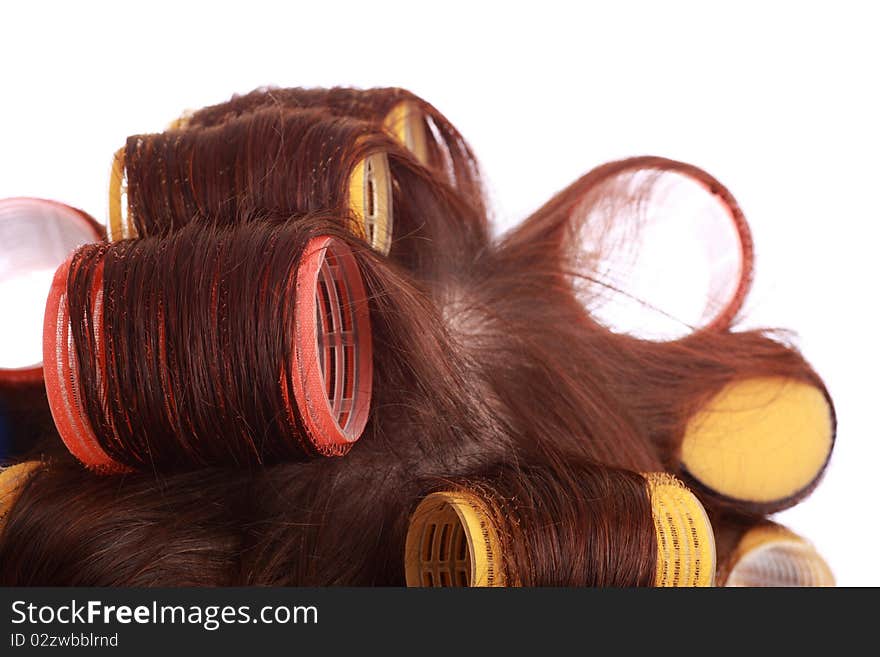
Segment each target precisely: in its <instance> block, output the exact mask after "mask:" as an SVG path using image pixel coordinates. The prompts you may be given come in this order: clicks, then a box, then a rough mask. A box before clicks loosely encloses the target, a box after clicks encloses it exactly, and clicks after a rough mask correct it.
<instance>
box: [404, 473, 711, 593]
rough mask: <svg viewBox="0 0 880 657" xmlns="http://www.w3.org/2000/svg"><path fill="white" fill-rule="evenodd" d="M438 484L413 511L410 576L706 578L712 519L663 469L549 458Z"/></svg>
mask: <svg viewBox="0 0 880 657" xmlns="http://www.w3.org/2000/svg"><path fill="white" fill-rule="evenodd" d="M450 484H452V486H451V487H450ZM446 486H447V488H446V489H445V490H443V491H439V492H435V493H432V494H430V495H428V496H427V497H426V498H425V499H423V500H422V501H421V502H420V503H419V505H418V507H417V508H416V510H415V512H414V513H413V515H412V519H411V521H410V527H409V532H408V535H407V545H406V576H407V583H408V584H409V585H410V586H520V585H521V586H711V584H712V582H713V579H714V570H715V551H714V542H713V536H712V527H711V525H710V524H709V521H708V518H707V516H706V513H705V511H704V510H703V508H702V506H701V505H700V503H699V501H697V499H696V498H695V497H694V496H693V494H691V493H690V492H689V491H688V490H687V489H686V488H685V487H684V486H683V485H682V484H680V483H679V482H677V481H676V480H675V479H674V478H673V477H671V476H669V475H647V476H644V477H643V476H642V475H637V474H635V473H628V472H625V471H622V470H613V469H609V468H603V467H599V466H595V465H586V464H569V465H566V466H563V465H561V464H556V465H554V466H553V467H552V468H550V467H546V468H542V467H528V468H526V469H525V470H524V471H522V472H515V471H513V470H511V469H504V468H502V469H500V470H499V471H497V472H495V473H493V474H492V475H491V476H487V477H481V478H478V479H467V480H456V481H454V482H447V484H446ZM547 517H552V518H553V522H547V521H546V518H547Z"/></svg>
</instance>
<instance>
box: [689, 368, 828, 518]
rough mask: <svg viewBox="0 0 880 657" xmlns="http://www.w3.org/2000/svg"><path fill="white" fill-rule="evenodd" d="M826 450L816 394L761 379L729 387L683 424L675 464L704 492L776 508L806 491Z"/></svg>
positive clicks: (823, 413)
mask: <svg viewBox="0 0 880 657" xmlns="http://www.w3.org/2000/svg"><path fill="white" fill-rule="evenodd" d="M833 446H834V413H833V410H832V408H831V405H830V402H829V400H828V398H827V396H826V394H825V393H824V391H823V390H821V389H820V388H818V387H816V386H815V385H811V384H808V383H804V382H801V381H795V380H789V379H784V378H780V377H761V378H754V379H747V380H744V381H737V382H734V383H731V384H729V385H728V386H727V387H725V388H724V389H722V390H721V392H719V393H718V394H717V395H715V397H713V398H712V399H711V400H710V401H709V402H708V403H707V404H706V405H705V407H704V408H703V409H702V410H700V411H699V412H698V413H697V414H696V415H695V416H694V417H693V418H691V420H690V421H689V422H688V425H687V428H686V430H685V435H684V439H683V440H682V444H681V463H682V466H683V468H684V470H685V471H686V472H687V474H688V475H689V476H690V477H693V479H695V480H696V481H697V482H698V483H699V484H700V485H701V486H703V487H705V488H706V489H708V490H709V491H711V492H712V493H715V494H718V495H720V496H722V497H724V498H727V499H731V500H734V501H736V502H741V503H745V504H749V505H756V506H761V505H769V506H770V507H772V508H774V509H775V508H777V507H778V505H780V504H784V503H785V502H786V500H793V499H797V498H798V497H799V496H800V495H801V494H802V493H803V492H804V491H807V490H809V489H810V488H811V487H812V486H813V484H814V483H815V482H816V480H817V479H818V478H819V477H820V476H821V474H822V472H823V470H824V469H825V466H826V464H827V463H828V459H829V458H830V456H831V451H832V448H833Z"/></svg>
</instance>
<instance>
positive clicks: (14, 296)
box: [0, 198, 102, 386]
mask: <svg viewBox="0 0 880 657" xmlns="http://www.w3.org/2000/svg"><path fill="white" fill-rule="evenodd" d="M100 239H102V230H101V228H100V226H99V225H98V224H97V222H96V221H95V220H94V219H93V218H92V217H90V216H89V215H88V214H86V213H85V212H83V211H81V210H77V209H75V208H72V207H70V206H67V205H64V204H62V203H58V202H56V201H48V200H44V199H36V198H7V199H2V200H0V245H2V247H0V308H4V309H8V311H11V312H13V313H15V314H16V315H17V320H16V321H13V322H4V323H3V325H2V326H0V386H2V385H4V384H5V385H13V386H14V385H23V384H25V385H26V384H35V383H39V381H40V380H41V379H42V372H43V368H42V363H41V362H40V356H41V350H40V343H39V335H40V331H39V328H38V327H39V326H40V321H41V315H40V313H41V312H42V310H43V303H42V300H41V299H40V295H43V294H45V293H46V292H47V291H48V289H49V285H50V281H51V278H52V272H54V271H55V270H56V269H57V267H58V265H59V264H60V263H61V262H62V261H63V260H64V259H65V258H66V257H67V256H68V255H69V254H70V252H71V251H73V250H74V249H75V248H76V247H78V246H80V245H81V244H85V243H87V242H95V241H98V240H100ZM43 298H45V297H43Z"/></svg>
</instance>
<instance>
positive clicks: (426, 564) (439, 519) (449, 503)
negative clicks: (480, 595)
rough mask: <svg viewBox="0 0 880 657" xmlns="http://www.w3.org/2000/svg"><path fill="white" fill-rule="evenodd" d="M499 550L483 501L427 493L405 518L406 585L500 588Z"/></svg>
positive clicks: (465, 495) (503, 579)
mask: <svg viewBox="0 0 880 657" xmlns="http://www.w3.org/2000/svg"><path fill="white" fill-rule="evenodd" d="M499 550H500V545H499V541H498V535H497V533H496V530H495V527H494V525H493V523H492V521H491V519H490V517H489V511H488V509H487V508H486V506H485V505H484V503H483V501H482V500H480V499H479V498H478V497H476V496H475V495H472V494H470V493H466V492H441V493H432V494H431V495H428V496H427V497H426V498H425V499H423V500H422V501H421V502H420V503H419V505H418V507H416V510H415V512H414V513H413V515H412V518H411V519H410V525H409V531H408V532H407V535H406V555H405V561H406V584H407V586H413V587H419V586H426V587H468V586H473V587H491V586H505V585H506V584H507V581H506V580H507V578H506V575H505V572H504V569H503V567H502V564H501V554H500V551H499Z"/></svg>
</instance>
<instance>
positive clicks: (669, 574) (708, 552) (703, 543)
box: [645, 473, 715, 587]
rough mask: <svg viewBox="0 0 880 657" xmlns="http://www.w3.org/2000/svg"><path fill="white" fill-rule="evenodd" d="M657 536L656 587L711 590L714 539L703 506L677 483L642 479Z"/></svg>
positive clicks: (653, 476)
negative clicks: (645, 483) (644, 483)
mask: <svg viewBox="0 0 880 657" xmlns="http://www.w3.org/2000/svg"><path fill="white" fill-rule="evenodd" d="M645 479H646V480H647V482H648V491H649V492H650V495H651V510H652V513H653V515H654V529H655V530H656V532H657V577H656V580H655V586H659V587H672V586H712V585H713V584H714V582H715V535H714V534H713V533H712V524H711V523H710V522H709V517H708V516H707V515H706V511H705V509H703V505H702V504H700V501H699V500H698V499H697V498H696V496H695V495H694V494H693V493H692V492H691V491H690V490H689V489H688V488H687V487H686V486H685V485H684V484H683V483H681V482H680V481H679V480H678V479H676V478H675V477H673V476H672V475H670V474H666V473H650V474H646V475H645Z"/></svg>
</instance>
